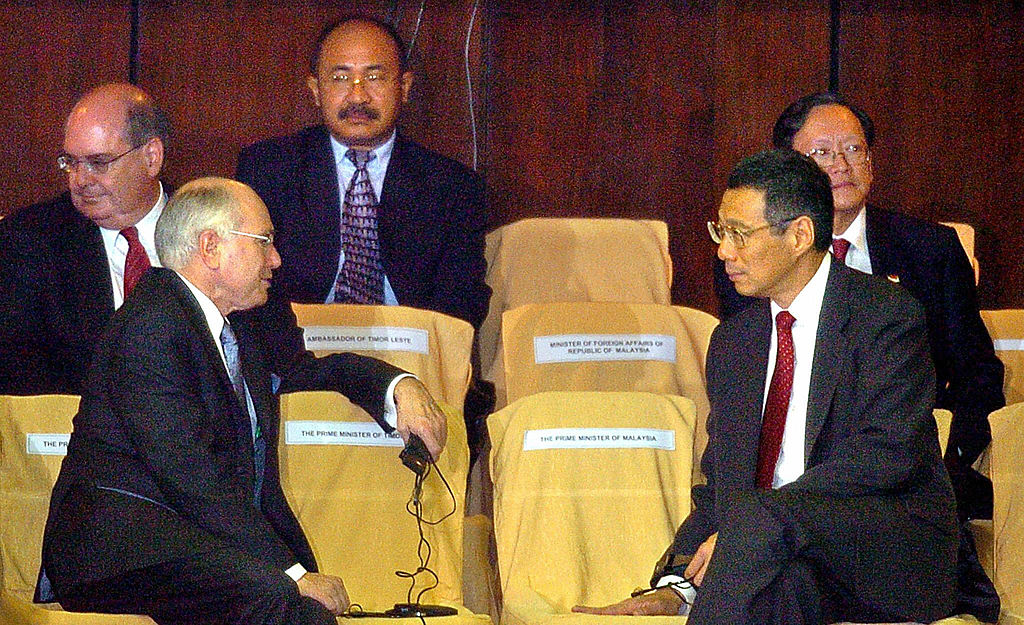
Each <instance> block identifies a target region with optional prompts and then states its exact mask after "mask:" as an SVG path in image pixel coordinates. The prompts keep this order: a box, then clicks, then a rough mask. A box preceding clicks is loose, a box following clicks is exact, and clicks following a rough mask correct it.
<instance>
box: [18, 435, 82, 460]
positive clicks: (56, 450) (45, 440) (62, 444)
mask: <svg viewBox="0 0 1024 625" xmlns="http://www.w3.org/2000/svg"><path fill="white" fill-rule="evenodd" d="M69 440H71V435H70V434H26V435H25V453H27V454H31V455H34V456H66V455H67V454H68V441H69Z"/></svg>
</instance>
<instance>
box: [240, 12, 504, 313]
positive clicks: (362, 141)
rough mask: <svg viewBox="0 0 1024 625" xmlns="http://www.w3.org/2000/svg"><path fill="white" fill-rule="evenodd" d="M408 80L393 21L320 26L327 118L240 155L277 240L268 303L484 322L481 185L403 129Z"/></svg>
mask: <svg viewBox="0 0 1024 625" xmlns="http://www.w3.org/2000/svg"><path fill="white" fill-rule="evenodd" d="M412 83H413V73H412V72H411V71H410V70H409V68H408V65H407V59H406V53H405V46H404V45H403V44H402V42H401V40H400V39H399V37H398V35H397V34H396V33H395V31H394V29H393V28H392V27H391V26H389V25H386V24H383V23H380V22H377V21H374V20H369V19H363V18H347V19H343V20H341V21H339V22H337V23H335V24H332V25H330V26H328V27H326V28H325V29H324V30H323V32H322V34H321V36H320V38H319V40H318V41H317V44H316V47H315V51H314V54H313V56H312V62H311V66H310V76H309V77H308V78H307V84H308V86H309V90H310V92H311V93H312V95H313V101H314V103H315V104H316V106H317V108H318V109H319V111H320V114H321V117H322V119H323V124H322V125H318V126H314V127H310V128H306V129H304V130H302V131H300V132H298V133H297V134H294V135H291V136H287V137H282V138H277V139H270V140H267V141H262V142H260V143H257V144H255V145H253V146H250V147H248V148H246V149H244V150H243V151H242V152H241V154H240V155H239V158H238V172H237V176H236V177H237V178H238V180H240V181H242V182H245V183H247V184H249V185H250V186H252V188H253V189H255V190H256V192H257V193H258V194H259V195H260V197H262V198H263V199H264V201H265V202H266V203H267V207H268V208H269V209H270V214H271V217H272V218H273V220H274V224H275V225H276V226H277V232H278V235H279V238H278V249H279V250H280V252H281V257H282V259H283V261H284V262H283V265H282V270H281V273H280V277H279V279H278V280H276V281H275V284H274V286H273V288H272V289H271V295H270V297H271V300H272V301H271V304H273V303H274V300H277V301H285V302H287V301H296V302H304V303H335V302H336V303H361V304H388V305H393V304H400V305H403V306H412V307H415V308H424V309H428V310H436V311H438V312H442V313H445V314H448V315H451V316H454V317H458V318H460V319H464V320H466V321H468V322H469V323H471V324H472V325H473V326H474V327H479V325H480V322H481V321H482V320H483V317H484V315H485V313H486V312H487V301H488V297H489V296H490V289H489V288H488V287H487V285H486V284H484V271H485V263H484V256H483V246H484V232H485V228H486V218H485V213H484V195H483V186H482V183H481V180H480V177H479V176H478V175H477V174H476V173H475V172H473V171H471V170H469V169H467V168H466V167H465V166H463V165H462V164H460V163H458V162H456V161H454V160H451V159H449V158H445V157H443V156H441V155H439V154H436V153H434V152H431V151H429V150H426V149H425V148H423V147H421V146H419V145H417V144H416V143H413V142H412V141H409V140H407V139H405V138H404V137H402V136H400V135H398V134H397V133H396V130H395V126H396V123H397V120H398V116H399V112H400V111H401V106H402V104H404V103H406V102H408V100H409V90H410V89H411V88H412Z"/></svg>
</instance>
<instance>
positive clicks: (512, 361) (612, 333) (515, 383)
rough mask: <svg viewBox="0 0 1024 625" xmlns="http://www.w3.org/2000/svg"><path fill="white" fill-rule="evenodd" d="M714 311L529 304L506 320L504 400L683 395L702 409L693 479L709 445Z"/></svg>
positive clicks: (599, 304)
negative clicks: (566, 394) (551, 394)
mask: <svg viewBox="0 0 1024 625" xmlns="http://www.w3.org/2000/svg"><path fill="white" fill-rule="evenodd" d="M717 325H718V320H717V319H715V317H713V316H712V315H709V314H708V313H705V312H703V311H700V310H696V309H693V308H685V307H683V306H664V305H661V304H643V303H622V302H561V303H552V304H527V305H525V306H520V307H518V308H515V309H513V310H510V311H507V312H506V313H505V315H504V317H503V318H502V349H503V352H502V360H503V362H504V364H505V375H504V380H503V381H504V384H505V388H504V389H497V391H498V396H499V400H498V401H499V405H501V406H503V405H505V404H507V403H512V402H514V401H516V400H518V399H520V398H522V397H526V396H527V395H532V394H534V393H539V392H543V391H645V392H648V393H664V394H669V395H680V396H682V397H689V398H690V399H692V400H693V402H694V404H695V405H696V410H697V431H696V435H695V436H694V451H693V453H694V456H693V457H694V458H695V459H697V460H698V462H695V463H694V465H695V466H694V471H695V473H694V479H695V480H700V479H703V478H701V477H700V472H699V471H700V462H699V460H700V457H701V455H702V454H703V453H704V448H705V446H706V445H707V438H708V437H707V416H708V412H709V410H710V405H709V404H708V396H707V390H706V383H707V379H706V377H705V373H704V372H705V368H704V363H705V359H706V357H707V352H708V344H709V343H710V341H711V333H712V332H713V331H714V329H715V327H716V326H717Z"/></svg>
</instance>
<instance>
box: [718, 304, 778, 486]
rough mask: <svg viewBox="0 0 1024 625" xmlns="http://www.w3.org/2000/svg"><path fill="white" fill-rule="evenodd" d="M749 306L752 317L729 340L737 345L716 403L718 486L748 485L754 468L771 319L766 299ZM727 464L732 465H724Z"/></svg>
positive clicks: (759, 430)
mask: <svg viewBox="0 0 1024 625" xmlns="http://www.w3.org/2000/svg"><path fill="white" fill-rule="evenodd" d="M751 309H752V310H751V312H752V313H753V314H752V316H751V318H750V319H745V321H746V322H747V323H745V324H743V325H742V326H740V327H739V328H738V329H737V331H736V336H735V337H733V339H732V340H731V341H729V344H730V345H735V346H736V347H737V349H734V350H731V352H730V354H729V359H730V360H729V362H728V363H727V370H729V371H730V379H731V382H730V384H729V386H728V388H726V389H723V390H724V392H722V393H721V395H720V397H718V398H717V401H716V403H718V404H719V405H720V406H721V409H719V408H718V407H717V406H716V413H717V414H718V416H719V423H718V430H719V431H718V437H719V438H720V440H721V441H722V444H721V445H719V446H718V449H720V450H722V451H723V453H722V455H721V456H719V457H718V458H717V460H716V462H717V463H719V464H720V465H722V466H723V470H721V471H719V474H720V476H721V477H722V478H723V479H722V480H721V481H720V482H719V486H720V487H725V488H750V487H751V486H752V485H753V483H754V475H755V473H756V469H757V449H758V441H759V440H760V434H761V416H762V409H763V404H764V387H765V379H766V378H765V376H766V371H767V370H768V349H769V344H770V342H771V333H772V321H771V309H770V308H769V305H768V300H758V301H757V302H756V303H755V304H753V305H752V306H751ZM754 310H756V313H754V312H753V311H754ZM726 464H728V465H732V468H731V469H724V465H726Z"/></svg>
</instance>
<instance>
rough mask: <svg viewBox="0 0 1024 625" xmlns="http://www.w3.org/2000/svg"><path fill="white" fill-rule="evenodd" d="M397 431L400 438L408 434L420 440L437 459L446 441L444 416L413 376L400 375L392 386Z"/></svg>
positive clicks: (446, 426)
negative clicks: (404, 376) (396, 382)
mask: <svg viewBox="0 0 1024 625" xmlns="http://www.w3.org/2000/svg"><path fill="white" fill-rule="evenodd" d="M395 409H396V410H397V412H398V423H397V430H398V434H399V435H400V436H401V437H402V440H403V441H406V442H409V434H410V433H412V434H415V435H417V436H419V437H420V438H421V439H423V444H424V445H426V446H427V451H429V452H430V455H431V456H432V457H433V458H434V460H437V458H438V457H439V456H440V455H441V450H442V449H444V444H445V442H446V441H447V440H448V419H447V417H445V415H444V413H443V412H441V408H439V407H438V405H437V402H435V401H434V398H433V397H431V396H430V392H429V391H427V388H426V387H425V386H423V383H422V382H420V381H419V380H417V379H416V378H403V379H401V380H399V381H398V384H396V385H395Z"/></svg>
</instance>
